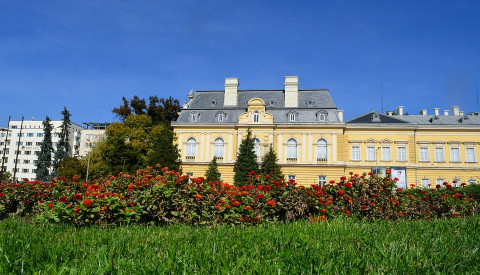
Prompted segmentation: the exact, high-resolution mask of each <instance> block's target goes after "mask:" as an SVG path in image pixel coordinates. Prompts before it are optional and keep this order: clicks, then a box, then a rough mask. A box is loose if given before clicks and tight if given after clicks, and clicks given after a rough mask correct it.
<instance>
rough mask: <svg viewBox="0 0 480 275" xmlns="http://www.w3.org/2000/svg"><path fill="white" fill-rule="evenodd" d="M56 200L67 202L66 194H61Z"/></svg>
mask: <svg viewBox="0 0 480 275" xmlns="http://www.w3.org/2000/svg"><path fill="white" fill-rule="evenodd" d="M58 202H67V196H62V197H60V198H59V199H58Z"/></svg>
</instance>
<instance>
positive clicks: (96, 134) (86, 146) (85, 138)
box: [79, 122, 110, 157]
mask: <svg viewBox="0 0 480 275" xmlns="http://www.w3.org/2000/svg"><path fill="white" fill-rule="evenodd" d="M108 125H110V123H107V122H105V123H96V122H95V123H93V122H88V123H86V122H84V123H83V130H82V136H81V137H80V149H79V155H80V156H82V157H85V156H87V154H88V153H90V152H91V151H92V149H93V148H94V147H95V146H97V144H98V143H99V142H100V141H102V140H104V139H105V138H106V135H105V129H106V128H107V126H108Z"/></svg>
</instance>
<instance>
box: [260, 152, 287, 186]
mask: <svg viewBox="0 0 480 275" xmlns="http://www.w3.org/2000/svg"><path fill="white" fill-rule="evenodd" d="M277 161H278V159H277V154H276V153H275V151H273V146H272V145H270V149H269V150H268V153H267V154H266V155H265V157H264V159H263V164H262V169H261V172H262V173H263V174H265V175H270V177H271V178H273V179H283V174H282V169H281V167H280V165H278V164H277ZM272 171H273V173H272Z"/></svg>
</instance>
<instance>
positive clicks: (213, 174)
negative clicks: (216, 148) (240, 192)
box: [205, 156, 221, 182]
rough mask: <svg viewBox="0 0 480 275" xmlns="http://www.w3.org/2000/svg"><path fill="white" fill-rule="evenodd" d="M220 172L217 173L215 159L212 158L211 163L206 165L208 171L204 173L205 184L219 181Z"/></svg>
mask: <svg viewBox="0 0 480 275" xmlns="http://www.w3.org/2000/svg"><path fill="white" fill-rule="evenodd" d="M220 176H221V174H220V172H219V171H218V164H217V157H215V156H214V157H213V159H212V161H210V163H209V164H208V170H207V172H205V179H206V180H207V182H215V181H218V180H220Z"/></svg>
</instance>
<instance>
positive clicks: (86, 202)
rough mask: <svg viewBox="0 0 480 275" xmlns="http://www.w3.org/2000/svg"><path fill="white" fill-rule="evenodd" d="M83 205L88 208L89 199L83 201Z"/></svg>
mask: <svg viewBox="0 0 480 275" xmlns="http://www.w3.org/2000/svg"><path fill="white" fill-rule="evenodd" d="M83 204H84V205H85V206H86V207H89V206H90V205H91V204H92V201H91V200H89V199H86V200H84V201H83Z"/></svg>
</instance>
